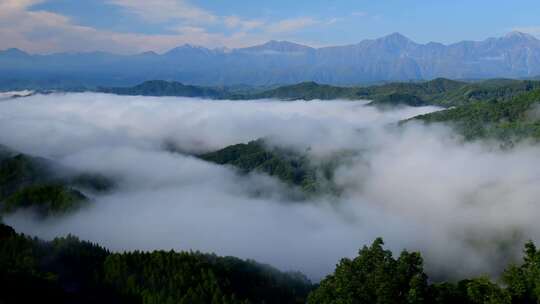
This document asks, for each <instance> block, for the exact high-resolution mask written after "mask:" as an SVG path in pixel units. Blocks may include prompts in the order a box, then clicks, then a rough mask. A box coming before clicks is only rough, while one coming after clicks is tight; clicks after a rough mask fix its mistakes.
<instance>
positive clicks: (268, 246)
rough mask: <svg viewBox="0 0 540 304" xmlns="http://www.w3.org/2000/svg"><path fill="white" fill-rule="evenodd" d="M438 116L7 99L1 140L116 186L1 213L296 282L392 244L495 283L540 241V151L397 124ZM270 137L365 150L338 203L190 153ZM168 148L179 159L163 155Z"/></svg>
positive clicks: (279, 106)
mask: <svg viewBox="0 0 540 304" xmlns="http://www.w3.org/2000/svg"><path fill="white" fill-rule="evenodd" d="M436 110H438V108H436V107H417V108H413V107H401V108H397V109H394V110H384V111H383V110H379V109H377V108H375V107H370V106H366V102H351V101H310V102H305V101H294V102H281V101H274V100H263V101H210V100H203V99H193V98H177V97H159V98H157V97H155V98H154V97H128V96H115V95H108V94H94V93H77V94H49V95H33V96H29V97H25V98H17V99H11V100H8V101H4V102H1V103H0V144H3V145H6V146H8V147H11V148H13V149H16V150H18V151H21V152H23V153H28V154H31V155H36V156H42V157H48V158H51V159H53V160H55V161H57V162H59V163H60V164H62V165H64V166H66V167H70V168H74V169H77V170H81V171H87V172H95V173H100V174H104V175H106V176H110V177H113V178H114V179H115V181H117V187H116V188H115V189H114V190H113V191H112V192H110V193H107V194H101V195H93V196H92V205H91V206H90V207H88V208H85V209H82V210H80V211H78V212H76V213H74V214H70V215H67V216H63V217H57V218H49V219H47V220H39V221H38V220H36V219H35V218H34V217H32V216H29V214H28V211H26V212H19V213H16V214H14V215H10V216H6V217H4V221H5V222H6V223H8V224H10V225H12V226H14V228H16V229H17V230H19V231H21V232H24V233H27V234H31V235H36V236H39V237H42V238H46V239H51V238H54V237H56V236H62V235H66V234H68V233H72V234H74V235H77V236H79V237H80V238H82V239H85V240H90V241H93V242H97V243H99V244H101V245H103V246H106V247H108V248H110V249H112V250H116V251H124V250H134V249H139V250H152V249H176V250H200V251H203V252H215V253H216V254H219V255H234V256H238V257H241V258H250V259H255V260H257V261H260V262H263V263H269V264H272V265H274V266H276V267H278V268H280V269H282V270H299V271H302V272H303V273H305V274H307V275H308V276H309V277H310V278H312V279H313V280H315V281H316V280H319V279H321V278H322V277H324V276H325V275H326V274H328V273H330V272H331V271H332V270H333V269H334V266H335V264H336V263H337V262H338V261H339V259H340V258H341V257H346V256H348V257H353V256H355V254H356V253H357V251H358V249H359V248H360V247H362V246H363V245H366V244H369V243H371V242H372V241H373V239H374V238H376V237H378V236H381V237H383V238H384V240H385V242H386V243H387V245H388V247H389V248H391V249H392V250H393V251H394V252H395V253H398V252H399V251H400V250H402V249H405V248H406V249H408V250H420V251H421V252H422V254H423V255H424V258H425V261H426V268H427V271H428V273H429V274H430V275H433V276H434V277H435V278H459V277H462V276H470V275H480V274H488V275H497V273H498V271H500V267H504V265H505V263H507V262H510V261H513V260H515V259H517V258H519V257H520V253H521V249H522V245H523V242H524V241H526V240H528V239H532V240H539V239H540V229H539V228H537V226H538V225H536V223H535V222H536V216H535V215H536V214H538V212H540V205H539V204H538V202H537V197H539V195H540V188H539V187H538V184H539V181H540V169H538V167H537V166H534V165H531V164H536V163H538V162H539V161H540V148H539V147H536V146H534V145H528V144H526V143H524V144H522V145H519V146H516V147H513V148H512V149H504V150H502V149H500V148H499V146H498V145H497V144H496V143H489V142H464V141H463V139H462V138H461V137H460V136H459V135H458V134H455V133H453V131H452V130H451V129H450V128H449V127H447V126H442V125H431V126H424V125H420V124H417V123H408V124H406V125H404V126H401V127H399V126H397V125H396V122H398V121H399V120H402V119H406V118H410V117H413V116H415V115H419V114H424V113H428V112H432V111H436ZM257 138H266V139H268V141H269V142H270V143H271V144H273V145H278V146H283V147H288V148H292V149H297V150H298V151H302V152H304V153H307V154H308V155H309V156H310V157H311V158H312V159H313V160H317V159H318V158H320V157H325V156H328V155H331V154H332V153H335V152H339V151H343V150H348V151H356V152H357V153H355V154H354V156H351V158H350V159H348V161H347V162H344V163H343V164H342V165H341V166H338V168H337V169H336V171H335V182H336V183H337V184H338V185H339V186H340V187H341V188H342V189H343V193H342V194H341V195H340V196H339V197H336V196H332V195H330V194H328V195H321V196H319V197H315V198H311V199H310V200H308V201H300V202H299V201H297V200H294V199H292V198H291V197H292V196H291V195H290V193H291V192H293V191H295V189H291V188H290V187H288V186H287V185H285V184H283V183H281V182H279V181H278V180H276V179H273V178H271V177H268V176H265V175H262V174H257V173H252V174H249V175H240V174H238V173H237V172H236V171H235V170H234V169H233V168H229V167H226V166H219V165H215V164H211V163H207V162H204V161H201V160H199V159H197V158H196V157H194V156H191V155H190V153H200V152H207V151H213V150H216V149H220V148H223V147H225V146H227V145H231V144H237V143H242V142H248V141H250V140H254V139H257ZM164 143H173V144H174V145H175V147H178V148H179V150H181V151H184V152H185V153H184V154H180V153H171V152H168V151H166V150H165V149H164V148H163V145H164Z"/></svg>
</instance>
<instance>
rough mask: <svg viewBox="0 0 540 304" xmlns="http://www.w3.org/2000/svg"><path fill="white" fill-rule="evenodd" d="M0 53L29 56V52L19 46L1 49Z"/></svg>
mask: <svg viewBox="0 0 540 304" xmlns="http://www.w3.org/2000/svg"><path fill="white" fill-rule="evenodd" d="M0 53H3V54H4V55H9V56H28V53H26V52H24V51H22V50H20V49H18V48H10V49H6V50H3V51H0Z"/></svg>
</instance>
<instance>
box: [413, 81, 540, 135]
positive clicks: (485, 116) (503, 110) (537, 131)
mask: <svg viewBox="0 0 540 304" xmlns="http://www.w3.org/2000/svg"><path fill="white" fill-rule="evenodd" d="M538 102H540V90H535V91H532V92H528V93H524V94H521V95H518V96H517V97H514V98H512V99H510V100H506V101H504V100H503V101H497V100H492V101H490V102H473V103H471V104H468V105H463V106H459V107H456V108H452V109H448V110H444V111H439V112H434V113H429V114H425V115H420V116H417V117H414V118H413V119H412V120H421V121H423V122H425V123H447V124H450V125H452V126H454V127H455V128H456V129H457V130H458V131H459V132H460V133H461V134H463V135H464V136H465V138H466V139H477V138H493V139H498V140H502V141H504V142H513V141H516V140H520V139H523V138H535V139H540V112H538V111H537V108H536V107H537V104H538ZM538 110H540V108H538Z"/></svg>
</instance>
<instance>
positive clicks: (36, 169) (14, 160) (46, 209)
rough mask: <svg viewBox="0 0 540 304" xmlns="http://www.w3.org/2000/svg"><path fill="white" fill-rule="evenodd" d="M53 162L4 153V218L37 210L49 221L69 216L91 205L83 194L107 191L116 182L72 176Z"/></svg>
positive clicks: (0, 176) (0, 182)
mask: <svg viewBox="0 0 540 304" xmlns="http://www.w3.org/2000/svg"><path fill="white" fill-rule="evenodd" d="M68 170H69V169H68V168H61V167H60V166H59V165H58V164H56V163H54V162H53V161H51V160H48V159H45V158H39V157H32V156H29V155H25V154H20V153H17V152H13V151H11V150H9V149H8V148H5V147H3V148H1V149H0V214H2V213H12V212H15V211H17V210H20V209H33V210H34V211H36V212H37V214H38V215H40V216H42V217H46V216H49V215H54V214H65V213H67V212H70V211H73V210H76V209H78V208H80V207H82V206H84V205H86V204H87V203H88V202H89V199H88V197H87V196H86V195H84V194H83V193H82V192H81V190H85V189H86V190H90V191H98V192H99V191H106V190H108V189H110V188H111V187H112V186H113V182H112V181H111V180H109V179H107V178H105V177H103V176H100V175H95V174H84V173H75V172H71V173H70V174H67V175H65V176H62V175H59V174H58V173H57V172H58V171H66V172H69V171H68Z"/></svg>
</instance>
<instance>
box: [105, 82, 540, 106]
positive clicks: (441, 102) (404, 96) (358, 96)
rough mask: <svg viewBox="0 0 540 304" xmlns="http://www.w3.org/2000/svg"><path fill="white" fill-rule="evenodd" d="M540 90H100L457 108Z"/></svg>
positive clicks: (438, 85) (483, 86)
mask: <svg viewBox="0 0 540 304" xmlns="http://www.w3.org/2000/svg"><path fill="white" fill-rule="evenodd" d="M538 88H540V81H532V80H512V79H492V80H486V81H481V82H471V83H468V82H462V81H454V80H449V79H444V78H438V79H434V80H431V81H426V82H397V83H388V84H382V85H375V86H368V87H338V86H331V85H323V84H318V83H315V82H303V83H298V84H295V85H289V86H280V87H277V88H273V89H268V90H260V89H257V90H255V91H254V92H250V90H249V89H248V90H246V89H244V90H243V91H241V92H238V91H235V90H228V89H225V88H210V87H198V86H186V85H183V84H181V83H177V82H167V81H158V80H156V81H147V82H144V83H142V84H140V85H137V86H134V87H117V88H100V89H98V91H100V92H105V93H114V94H120V95H145V96H183V97H203V98H213V99H231V100H255V99H278V100H315V99H317V100H333V99H344V100H371V103H370V105H375V106H383V107H388V106H395V105H409V106H426V105H436V106H442V107H451V106H459V105H464V104H468V103H472V102H477V101H490V100H497V101H501V100H507V99H510V98H513V97H515V96H517V95H519V94H521V93H524V92H528V91H532V90H534V89H538Z"/></svg>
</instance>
